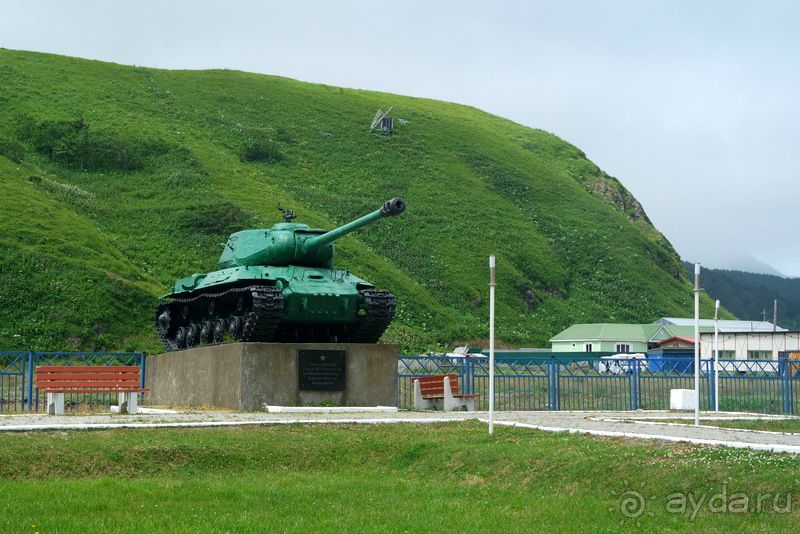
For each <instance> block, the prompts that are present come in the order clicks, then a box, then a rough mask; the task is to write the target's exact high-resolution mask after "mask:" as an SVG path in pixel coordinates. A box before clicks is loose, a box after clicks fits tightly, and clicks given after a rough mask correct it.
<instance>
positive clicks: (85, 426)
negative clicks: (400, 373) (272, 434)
mask: <svg viewBox="0 0 800 534" xmlns="http://www.w3.org/2000/svg"><path fill="white" fill-rule="evenodd" d="M473 419H474V418H473ZM467 420H469V419H467V418H444V417H437V418H434V417H418V418H407V419H403V418H389V417H387V418H385V419H382V418H378V419H260V420H256V421H247V420H245V421H189V422H185V423H65V424H60V425H59V424H45V425H5V426H0V432H31V431H36V430H111V429H115V428H192V427H214V426H253V425H262V426H268V425H293V424H308V425H313V424H345V425H349V424H358V425H379V424H382V423H452V422H459V421H467Z"/></svg>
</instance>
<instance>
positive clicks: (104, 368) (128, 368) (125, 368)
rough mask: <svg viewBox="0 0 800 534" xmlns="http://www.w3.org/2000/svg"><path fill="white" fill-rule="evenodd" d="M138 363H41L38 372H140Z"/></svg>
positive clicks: (37, 368)
mask: <svg viewBox="0 0 800 534" xmlns="http://www.w3.org/2000/svg"><path fill="white" fill-rule="evenodd" d="M140 370H141V368H140V367H139V366H138V365H39V366H38V367H36V372H37V373H40V372H42V373H46V372H55V373H60V372H61V373H63V372H70V373H97V372H129V373H130V372H139V371H140Z"/></svg>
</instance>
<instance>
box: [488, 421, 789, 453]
mask: <svg viewBox="0 0 800 534" xmlns="http://www.w3.org/2000/svg"><path fill="white" fill-rule="evenodd" d="M485 417H486V416H485V414H480V419H481V420H485ZM679 417H680V416H677V417H676V415H675V414H674V413H669V412H629V413H628V412H502V413H498V414H496V416H495V423H496V424H498V425H506V426H516V427H522V428H533V429H537V430H546V431H553V432H559V431H561V432H571V433H578V434H589V435H595V436H606V437H620V438H633V439H656V440H663V441H674V442H685V443H694V444H697V445H712V446H726V447H736V448H747V449H754V450H764V451H773V452H787V453H792V454H800V434H790V433H784V432H766V431H758V430H742V429H733V428H721V427H715V426H711V425H713V422H712V421H709V422H708V423H707V424H702V420H701V426H699V427H695V426H694V425H693V424H692V423H693V420H691V421H689V420H687V424H676V423H668V422H659V421H657V420H658V419H676V418H679ZM714 417H715V418H716V419H768V420H774V419H782V418H777V417H773V416H762V417H756V416H753V415H752V414H750V415H747V416H745V415H743V414H727V415H720V414H716V415H715V416H714Z"/></svg>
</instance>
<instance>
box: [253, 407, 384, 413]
mask: <svg viewBox="0 0 800 534" xmlns="http://www.w3.org/2000/svg"><path fill="white" fill-rule="evenodd" d="M266 408H267V412H269V413H372V412H380V413H397V411H398V410H397V407H396V406H267V407H266Z"/></svg>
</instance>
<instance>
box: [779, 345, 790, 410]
mask: <svg viewBox="0 0 800 534" xmlns="http://www.w3.org/2000/svg"><path fill="white" fill-rule="evenodd" d="M780 365H781V367H782V369H781V371H782V373H781V374H782V375H783V413H784V415H792V407H793V403H792V366H791V365H789V359H788V358H787V359H785V360H783V361H781V362H780Z"/></svg>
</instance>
